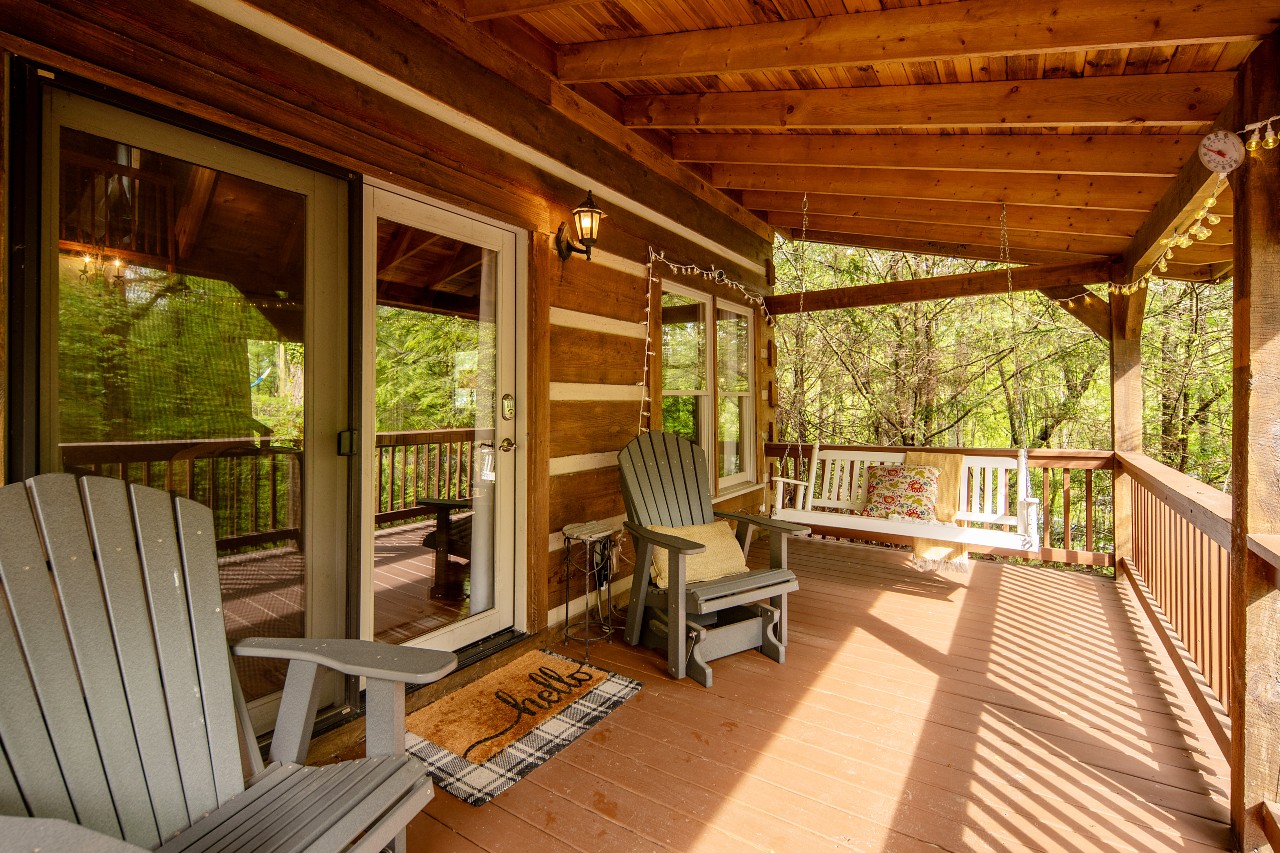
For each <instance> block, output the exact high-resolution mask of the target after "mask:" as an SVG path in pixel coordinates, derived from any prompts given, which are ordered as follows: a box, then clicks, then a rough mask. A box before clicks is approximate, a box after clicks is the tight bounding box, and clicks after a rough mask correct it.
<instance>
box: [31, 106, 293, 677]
mask: <svg viewBox="0 0 1280 853" xmlns="http://www.w3.org/2000/svg"><path fill="white" fill-rule="evenodd" d="M60 139H61V151H60V158H59V161H60V162H59V172H58V178H59V180H58V233H57V235H56V238H57V240H58V269H57V275H58V277H57V282H56V287H57V294H56V298H57V311H58V313H57V322H58V329H57V335H56V345H57V356H56V357H57V371H56V389H55V392H54V393H55V397H54V400H55V401H56V407H57V415H56V424H57V430H58V458H57V459H56V460H55V464H57V465H60V466H61V467H62V468H63V469H64V470H66V471H71V472H73V473H76V474H101V475H105V476H109V477H119V478H120V479H123V480H126V481H128V482H131V483H142V484H146V485H153V486H158V487H161V488H166V489H169V490H170V491H172V492H174V493H176V494H181V495H186V496H188V497H191V498H193V499H194V500H197V501H199V502H201V503H203V504H206V505H207V506H209V507H211V508H212V509H213V513H214V528H215V534H216V536H217V544H218V553H219V557H220V560H219V565H220V575H221V582H222V593H223V600H224V604H225V610H224V614H225V618H226V623H227V631H228V635H229V637H230V639H233V640H234V639H239V638H242V637H246V636H270V637H300V636H303V634H304V630H305V622H306V620H305V616H306V614H305V612H304V607H305V602H306V594H305V593H306V590H305V586H304V584H305V577H306V575H305V560H306V556H305V554H304V553H303V551H302V549H301V548H300V547H299V542H300V536H301V531H302V529H303V526H304V525H305V524H306V521H307V520H306V519H305V518H304V517H303V502H302V498H301V488H302V470H301V464H300V459H301V454H302V452H303V443H302V438H303V413H304V411H305V407H304V387H303V365H304V352H303V343H302V334H303V300H304V297H305V294H304V283H305V275H304V263H305V260H304V259H305V256H306V236H305V235H306V215H307V207H306V198H305V197H304V196H302V195H299V194H297V193H293V192H290V191H287V190H283V189H280V188H277V187H273V186H269V185H267V184H263V183H260V182H257V181H253V180H249V179H247V178H243V177H239V176H237V175H234V174H231V173H228V172H223V171H218V170H215V169H211V168H206V167H204V166H200V165H197V164H195V163H190V162H187V161H184V160H180V159H177V158H175V157H170V156H166V155H163V154H159V153H156V152H153V151H148V150H146V149H142V148H136V147H132V146H129V145H125V144H122V143H119V142H116V141H114V140H110V139H104V138H102V137H99V136H95V135H92V134H89V133H85V132H82V131H77V130H73V129H70V128H63V129H62V131H61V134H60ZM236 665H237V667H238V669H239V670H240V675H241V680H242V682H243V687H244V690H245V694H246V698H248V699H250V700H252V699H255V698H258V697H261V696H264V695H266V694H269V693H271V692H273V691H275V690H279V689H280V687H281V685H282V683H283V676H284V670H285V667H284V665H282V664H279V663H274V662H270V661H262V660H253V659H248V658H237V659H236Z"/></svg>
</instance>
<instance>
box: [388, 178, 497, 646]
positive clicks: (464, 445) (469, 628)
mask: <svg viewBox="0 0 1280 853" xmlns="http://www.w3.org/2000/svg"><path fill="white" fill-rule="evenodd" d="M371 196H372V205H371V207H372V212H373V228H372V232H373V233H372V235H371V238H372V239H371V240H370V241H367V244H366V250H367V251H368V252H369V255H370V257H368V258H367V259H366V266H367V268H368V267H372V269H371V270H369V272H370V273H371V278H372V291H373V293H372V297H373V300H372V302H373V305H372V308H373V311H372V315H373V316H372V330H371V336H372V342H373V346H372V348H371V349H372V362H373V364H372V377H371V378H372V382H371V383H370V384H371V386H372V395H371V396H372V400H371V401H368V400H367V403H366V405H369V404H370V403H371V406H370V408H371V417H372V421H373V427H374V429H373V432H374V433H375V438H374V440H373V455H372V460H371V461H372V470H371V471H370V472H369V474H370V477H369V479H370V485H371V486H372V488H371V489H370V490H369V493H371V494H370V496H371V498H372V507H373V511H372V512H371V513H366V514H365V517H366V519H367V523H368V525H369V528H370V531H369V533H370V534H371V535H370V536H369V537H368V538H367V540H366V541H367V542H368V544H369V545H370V546H371V549H372V554H373V560H372V567H371V577H370V586H368V587H366V591H367V592H369V593H371V596H370V597H371V598H372V614H371V616H372V636H373V637H374V639H377V640H381V641H383V642H389V643H406V642H413V643H417V644H429V645H433V646H437V647H448V648H456V647H459V646H460V645H463V644H465V643H466V642H470V641H472V640H474V639H479V638H480V637H483V636H487V635H488V634H491V633H494V632H495V631H497V630H501V629H502V628H505V627H510V626H511V624H512V592H511V589H512V571H513V569H512V562H513V555H512V541H513V530H512V528H511V523H512V522H511V520H512V512H511V508H512V506H511V504H512V495H513V494H514V491H513V489H512V487H511V485H512V484H511V473H512V471H513V470H514V465H513V464H512V460H513V459H514V457H515V449H516V448H515V442H514V440H513V435H514V399H515V397H514V390H513V389H512V387H511V382H512V378H513V376H512V371H511V363H512V357H511V349H512V348H513V341H511V340H510V337H511V336H510V335H503V334H501V330H502V329H503V328H504V325H505V324H509V323H511V318H510V316H509V314H510V306H511V302H512V300H511V296H510V291H511V288H510V286H504V282H503V278H504V273H506V276H507V277H508V278H509V277H510V273H511V271H512V264H511V260H510V259H509V258H504V257H503V252H504V249H505V250H506V251H507V253H508V254H510V253H511V251H510V250H511V246H510V245H509V244H510V240H509V237H510V235H509V234H503V233H501V232H498V233H493V230H492V229H486V228H482V227H478V226H479V223H475V222H472V221H470V220H467V219H464V218H462V217H458V216H454V215H452V214H448V213H446V212H445V211H441V210H438V209H436V208H432V207H429V206H427V205H425V204H422V203H420V202H413V201H411V200H409V199H406V198H404V197H402V196H398V195H396V194H394V193H390V192H386V191H382V190H372V191H371ZM370 244H371V245H370ZM366 387H368V386H366ZM365 396H366V398H368V397H369V396H370V394H369V392H368V391H366V395H365ZM504 399H505V400H506V405H507V408H506V411H505V412H504V411H503V409H502V406H503V400H504ZM504 414H505V415H506V417H504V416H503V415H504Z"/></svg>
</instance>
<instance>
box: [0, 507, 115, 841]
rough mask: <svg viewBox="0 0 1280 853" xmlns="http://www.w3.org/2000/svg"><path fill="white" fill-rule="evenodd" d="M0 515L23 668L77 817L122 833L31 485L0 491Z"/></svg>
mask: <svg viewBox="0 0 1280 853" xmlns="http://www.w3.org/2000/svg"><path fill="white" fill-rule="evenodd" d="M0 516H2V517H4V518H5V519H6V523H5V524H2V525H0V555H4V556H3V559H0V580H3V582H4V587H5V592H6V594H7V595H8V599H9V608H10V612H11V614H12V617H13V622H14V625H15V626H16V627H17V632H18V641H19V643H20V644H21V647H22V652H23V653H24V655H25V657H26V666H25V667H24V669H27V670H28V671H29V673H30V675H31V683H32V685H33V686H34V688H35V694H36V697H37V699H38V701H39V704H40V708H41V709H42V712H43V717H44V721H45V726H46V727H47V729H48V734H49V738H50V740H51V741H52V743H53V749H54V752H55V753H56V754H57V758H58V761H57V766H58V767H59V768H60V770H61V773H62V778H63V780H64V782H65V784H66V789H67V792H68V793H69V794H70V796H71V803H72V806H73V808H74V809H75V813H76V821H77V822H78V823H80V824H82V825H84V826H87V827H89V828H90V829H95V830H97V831H99V832H103V833H106V834H107V835H112V836H114V837H116V838H121V837H123V836H122V833H121V828H120V822H119V820H118V819H117V818H116V814H115V809H114V808H113V807H112V799H111V790H110V788H109V787H108V785H107V777H106V773H105V772H104V771H103V768H102V761H101V759H100V757H99V755H98V744H97V743H96V741H95V740H94V736H93V728H92V724H91V722H90V720H89V714H88V710H87V709H86V708H85V703H84V696H83V694H82V693H81V692H80V681H79V679H78V678H77V676H76V670H75V662H74V659H73V656H72V653H71V647H70V646H69V645H68V643H67V639H66V635H65V634H64V632H63V631H62V630H49V626H60V625H61V624H62V616H61V613H60V611H59V609H58V605H57V603H56V602H55V601H54V597H53V586H52V584H51V583H50V581H49V573H48V570H47V568H46V563H45V556H44V549H43V547H42V546H41V544H40V538H39V534H38V533H37V531H36V526H35V519H34V518H33V517H32V515H31V509H30V500H29V498H28V496H27V490H26V486H24V485H22V484H14V485H11V486H6V487H5V488H4V489H3V490H0ZM10 519H11V521H10ZM18 671H19V672H21V671H22V670H21V669H19V670H18ZM40 716H41V715H39V714H38V715H37V716H36V717H35V718H34V719H35V720H38V719H40ZM30 722H31V721H30V720H28V721H27V723H28V725H29V724H30ZM17 734H18V733H16V732H15V735H17ZM37 736H38V734H37ZM6 748H8V739H6ZM46 772H47V771H46Z"/></svg>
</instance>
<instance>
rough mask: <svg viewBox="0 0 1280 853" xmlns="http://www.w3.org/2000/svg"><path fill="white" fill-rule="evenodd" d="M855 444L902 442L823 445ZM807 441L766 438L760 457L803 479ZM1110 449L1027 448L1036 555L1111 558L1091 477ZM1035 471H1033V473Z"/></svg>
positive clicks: (1000, 452)
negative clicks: (1039, 540)
mask: <svg viewBox="0 0 1280 853" xmlns="http://www.w3.org/2000/svg"><path fill="white" fill-rule="evenodd" d="M824 446H826V447H840V448H848V449H858V450H878V451H887V452H902V451H903V450H909V449H912V448H903V447H862V446H859V447H856V448H855V446H854V445H824ZM921 449H923V450H926V451H928V452H929V453H972V454H980V455H982V456H1005V457H1010V458H1016V457H1017V455H1018V451H1017V450H1010V449H1007V448H999V449H985V448H984V449H973V448H963V447H929V448H921ZM811 451H812V445H808V444H781V443H770V444H766V445H765V458H766V459H768V460H769V462H770V469H771V471H772V472H773V473H775V474H778V475H779V476H783V477H791V478H794V479H798V480H803V479H805V477H806V476H807V475H808V471H807V468H806V466H807V465H808V460H809V455H810V453H811ZM1112 465H1113V455H1112V453H1111V451H1109V450H1029V451H1027V467H1028V468H1029V469H1030V470H1031V472H1032V473H1031V483H1030V484H1029V486H1030V491H1031V494H1032V496H1034V497H1038V498H1040V501H1041V505H1040V506H1041V512H1042V513H1043V516H1042V519H1041V527H1042V531H1043V532H1042V537H1043V547H1042V548H1041V549H1040V553H1039V554H1036V555H1034V556H1036V557H1037V558H1038V559H1041V560H1046V561H1051V562H1058V563H1071V564H1075V565H1086V566H1104V567H1105V566H1110V565H1112V564H1113V558H1112V554H1111V543H1112V503H1111V477H1109V476H1108V477H1101V478H1099V477H1097V476H1096V472H1098V471H1109V470H1111V468H1112ZM1037 470H1038V471H1039V472H1040V473H1039V475H1037V474H1036V473H1034V472H1035V471H1037ZM991 552H992V553H994V554H997V555H1000V556H1016V557H1026V556H1027V553H1026V552H1025V551H1009V550H1005V549H992V551H991Z"/></svg>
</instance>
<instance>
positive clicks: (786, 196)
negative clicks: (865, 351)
mask: <svg viewBox="0 0 1280 853" xmlns="http://www.w3.org/2000/svg"><path fill="white" fill-rule="evenodd" d="M742 204H743V206H744V207H746V208H748V209H750V210H755V211H759V212H761V213H764V214H766V215H767V214H768V213H769V212H774V211H776V212H782V211H788V212H791V213H802V212H804V209H805V195H804V194H803V193H795V192H765V191H758V190H750V191H747V192H744V193H743V194H742ZM808 210H809V213H810V214H824V215H829V216H865V217H869V218H878V219H897V220H902V221H905V222H930V223H940V224H947V225H973V226H985V227H987V228H999V227H1000V205H999V204H997V203H994V202H963V201H937V200H929V199H924V200H917V199H898V198H876V197H872V196H853V195H826V194H820V193H810V194H809V196H808ZM1007 210H1008V213H1007V216H1008V223H1009V227H1010V228H1020V229H1022V230H1024V231H1059V232H1063V233H1067V234H1094V235H1098V236H1110V237H1125V238H1129V237H1131V236H1132V235H1133V232H1134V231H1136V230H1137V229H1138V226H1140V225H1141V224H1142V220H1143V219H1144V218H1145V215H1144V214H1143V213H1141V212H1139V211H1124V210H1077V209H1075V208H1070V207H1044V206H1037V205H1025V204H1011V205H1008V208H1007Z"/></svg>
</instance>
